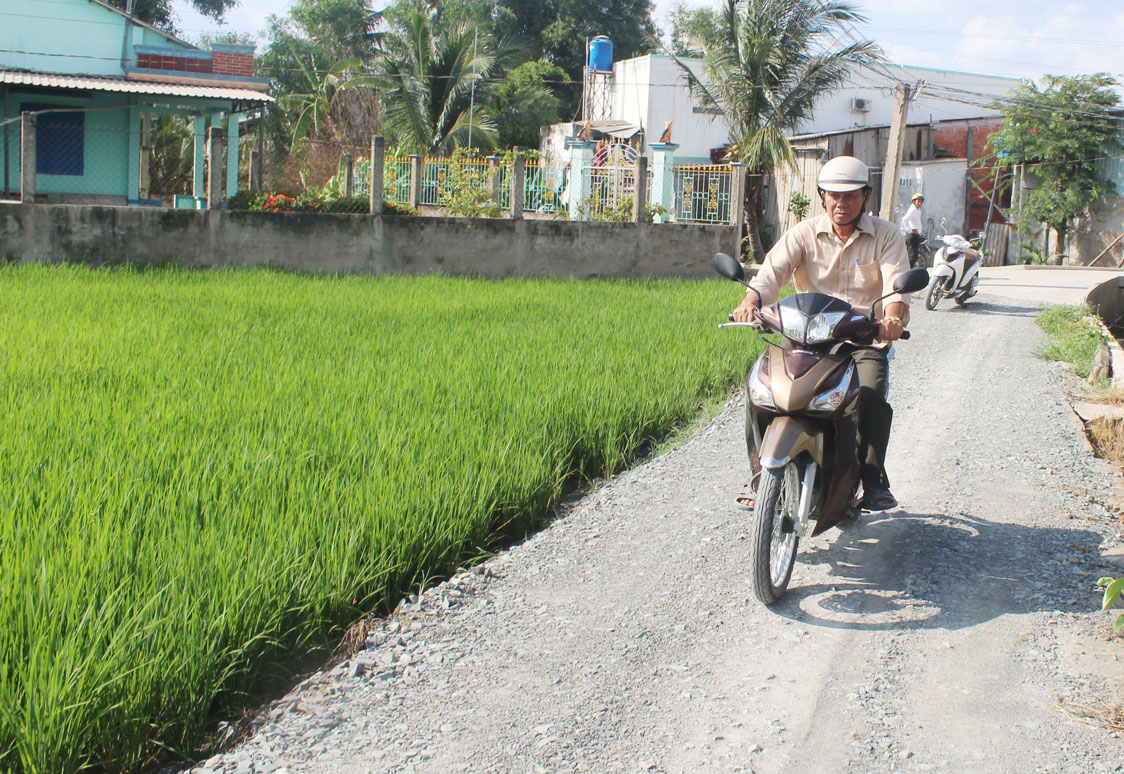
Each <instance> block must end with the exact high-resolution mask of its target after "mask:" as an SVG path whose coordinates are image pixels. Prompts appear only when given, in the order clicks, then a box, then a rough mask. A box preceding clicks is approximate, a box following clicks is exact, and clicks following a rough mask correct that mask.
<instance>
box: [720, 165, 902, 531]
mask: <svg viewBox="0 0 1124 774" xmlns="http://www.w3.org/2000/svg"><path fill="white" fill-rule="evenodd" d="M818 190H819V195H820V202H821V203H822V204H823V206H824V209H825V210H827V212H826V213H825V214H823V215H819V216H816V217H813V218H809V219H807V220H805V221H803V222H801V223H799V224H797V225H796V226H794V227H792V228H791V229H789V230H788V231H786V232H785V233H784V235H782V236H781V238H780V240H779V241H778V242H777V243H776V245H774V246H773V248H772V249H771V250H770V251H769V253H768V255H766V256H765V263H764V264H763V265H762V266H761V269H760V271H759V272H758V273H757V276H756V277H755V278H754V280H753V281H752V282H751V283H750V286H749V287H748V288H747V290H746V294H745V300H744V301H742V303H741V304H740V305H739V306H738V307H737V308H736V309H734V311H733V314H732V317H733V319H734V320H735V321H736V322H752V321H753V320H754V318H755V316H756V314H757V310H759V309H760V308H761V306H762V304H772V303H774V302H775V301H776V300H777V297H778V295H779V293H780V290H781V288H782V287H783V286H785V285H786V284H788V282H789V281H791V282H792V283H793V285H794V286H795V287H796V291H797V292H799V293H804V292H817V293H826V294H828V295H832V296H835V297H837V298H841V299H843V300H844V301H846V302H848V303H849V304H851V306H852V307H854V308H855V309H856V310H861V311H864V312H869V311H870V309H871V305H872V304H874V303H875V301H876V300H877V299H878V298H879V297H881V296H884V295H886V294H888V293H892V292H893V283H894V279H895V278H896V277H897V276H898V275H899V274H902V273H903V272H905V271H907V270H908V269H909V256H908V254H907V252H906V246H905V240H904V239H903V237H902V234H901V231H900V230H899V229H898V227H897V226H896V225H894V224H893V223H890V222H889V221H885V220H882V219H881V218H876V217H873V216H871V215H867V214H865V210H866V207H867V204H868V203H869V201H870V191H871V189H870V171H869V170H868V169H867V167H866V165H865V164H864V163H863V162H861V161H860V160H858V159H856V158H854V157H853V156H837V157H835V158H833V159H831V160H830V161H828V162H827V163H826V164H824V166H823V169H821V170H820V175H819V181H818ZM881 306H882V309H881V310H877V309H876V310H875V313H876V316H878V329H879V332H878V337H877V339H876V341H875V344H874V345H873V346H868V347H861V348H860V349H859V350H858V351H857V352H856V353H855V355H854V359H855V366H856V369H857V371H858V377H859V384H860V403H859V453H860V462H861V474H860V475H861V479H862V483H863V499H862V508H863V509H864V510H869V511H884V510H889V509H891V508H895V507H897V504H898V502H897V500H896V499H894V495H893V494H891V492H890V482H889V479H888V478H887V477H886V469H885V460H886V447H887V446H888V444H889V440H890V424H891V421H892V419H893V410H892V409H891V408H890V404H889V403H887V402H886V390H887V386H888V376H889V361H888V358H887V352H888V349H889V346H890V344H891V343H892V342H893V341H895V340H896V339H898V338H900V337H901V335H902V331H903V330H904V327H905V325H906V323H907V322H908V320H909V300H908V298H907V297H905V296H902V295H900V294H894V295H891V296H890V297H889V298H887V299H885V301H884V302H883V304H882V305H881ZM746 444H747V446H748V447H749V456H750V460H751V461H752V466H753V471H754V474H755V479H754V480H756V473H757V472H758V471H759V469H760V466H759V463H758V461H757V448H756V446H757V441H756V438H755V433H754V428H753V427H752V426H751V424H750V422H749V420H748V412H747V421H746ZM754 489H755V488H754V487H752V486H751V492H750V495H749V496H748V497H739V498H738V504H739V505H741V506H742V507H743V508H753V490H754Z"/></svg>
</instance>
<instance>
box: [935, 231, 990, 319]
mask: <svg viewBox="0 0 1124 774" xmlns="http://www.w3.org/2000/svg"><path fill="white" fill-rule="evenodd" d="M939 239H940V241H941V242H943V243H944V244H943V246H942V247H941V248H940V249H939V250H937V252H936V254H934V255H933V271H932V277H933V280H932V282H930V283H929V291H928V292H927V293H926V294H925V308H926V309H936V308H937V302H938V301H940V300H941V299H942V298H951V299H952V300H953V301H955V302H956V303H957V304H959V305H961V306H963V305H964V302H965V301H967V300H968V299H969V298H971V297H972V296H974V295H976V285H977V284H978V283H979V281H980V266H981V265H983V261H982V260H981V259H980V251H979V250H977V249H976V248H975V247H973V246H972V243H971V242H969V241H968V240H967V239H965V238H964V237H962V236H960V235H959V234H945V235H944V236H942V237H939Z"/></svg>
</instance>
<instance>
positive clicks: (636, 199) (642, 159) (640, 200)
mask: <svg viewBox="0 0 1124 774" xmlns="http://www.w3.org/2000/svg"><path fill="white" fill-rule="evenodd" d="M647 214H648V157H647V156H637V157H636V190H635V192H634V193H633V194H632V222H633V223H643V222H644V218H645V216H646V215H647Z"/></svg>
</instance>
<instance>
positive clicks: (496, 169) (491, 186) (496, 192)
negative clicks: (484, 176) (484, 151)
mask: <svg viewBox="0 0 1124 774" xmlns="http://www.w3.org/2000/svg"><path fill="white" fill-rule="evenodd" d="M484 160H485V161H486V162H487V163H488V198H489V199H491V200H492V202H494V203H495V204H499V203H500V161H501V157H499V156H488V157H487V158H485V159H484Z"/></svg>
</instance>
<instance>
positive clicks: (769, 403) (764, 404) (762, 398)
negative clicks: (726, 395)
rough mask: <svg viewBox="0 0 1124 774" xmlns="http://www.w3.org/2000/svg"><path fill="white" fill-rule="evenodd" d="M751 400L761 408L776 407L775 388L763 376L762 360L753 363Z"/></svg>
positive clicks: (750, 377)
mask: <svg viewBox="0 0 1124 774" xmlns="http://www.w3.org/2000/svg"><path fill="white" fill-rule="evenodd" d="M749 400H750V402H751V403H753V405H755V406H760V407H761V408H768V409H775V408H776V407H777V404H776V403H774V402H773V390H772V388H771V387H770V386H769V384H768V382H767V381H765V379H763V378H762V377H761V360H758V361H757V362H756V363H754V364H753V368H752V369H751V370H750V372H749Z"/></svg>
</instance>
